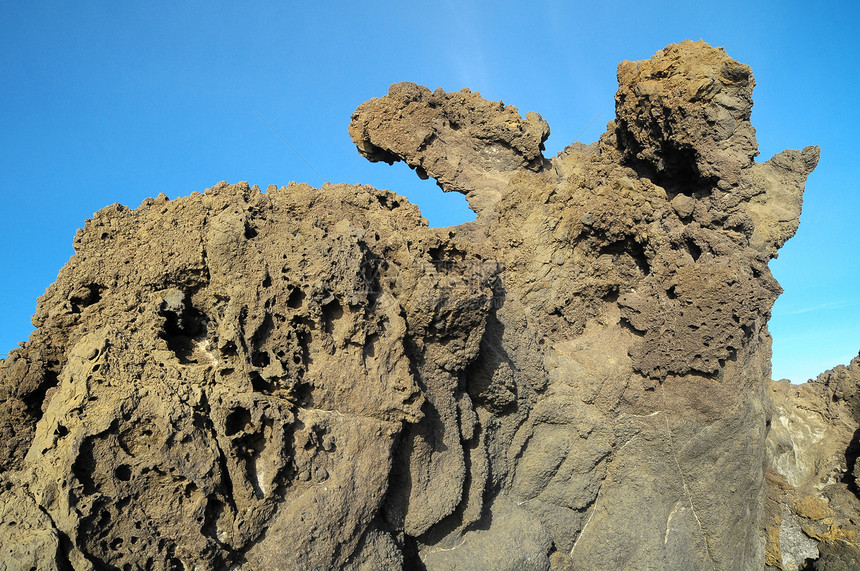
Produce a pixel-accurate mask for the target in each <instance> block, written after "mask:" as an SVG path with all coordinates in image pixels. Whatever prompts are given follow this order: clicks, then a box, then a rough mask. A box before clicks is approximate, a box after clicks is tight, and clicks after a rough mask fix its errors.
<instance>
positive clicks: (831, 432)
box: [767, 356, 860, 571]
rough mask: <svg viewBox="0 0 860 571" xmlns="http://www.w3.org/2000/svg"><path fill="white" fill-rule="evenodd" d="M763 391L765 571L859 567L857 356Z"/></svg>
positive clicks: (859, 397)
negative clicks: (767, 424)
mask: <svg viewBox="0 0 860 571" xmlns="http://www.w3.org/2000/svg"><path fill="white" fill-rule="evenodd" d="M770 392H771V401H772V403H773V412H772V420H771V429H770V433H769V434H768V439H767V451H768V460H769V465H770V470H769V472H768V475H767V477H768V481H769V483H770V494H769V497H768V504H767V534H768V545H767V564H768V566H769V567H768V568H769V569H782V570H785V571H793V570H795V569H818V570H823V569H826V570H844V571H849V570H853V569H858V568H860V488H858V477H860V466H858V465H857V458H858V456H860V356H858V357H856V358H855V359H854V360H853V361H851V363H850V364H849V365H848V366H839V367H836V368H834V369H831V370H830V371H827V372H825V373H822V374H821V375H819V376H818V378H817V379H814V380H812V381H809V382H808V383H806V384H803V385H792V384H790V383H789V382H788V381H780V382H775V383H772V384H771V386H770Z"/></svg>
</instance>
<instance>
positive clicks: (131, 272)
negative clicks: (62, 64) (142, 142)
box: [0, 42, 856, 570]
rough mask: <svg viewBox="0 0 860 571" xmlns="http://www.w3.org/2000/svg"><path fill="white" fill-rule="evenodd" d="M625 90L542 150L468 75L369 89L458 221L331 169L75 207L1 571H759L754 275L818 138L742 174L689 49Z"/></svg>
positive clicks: (791, 215) (698, 60)
mask: <svg viewBox="0 0 860 571" xmlns="http://www.w3.org/2000/svg"><path fill="white" fill-rule="evenodd" d="M618 78H619V90H618V93H617V95H616V112H617V117H616V119H615V120H614V121H612V122H610V123H609V125H608V128H607V131H606V133H605V134H604V135H603V136H602V137H601V139H600V141H599V142H597V143H594V144H592V145H581V144H573V145H571V146H570V147H568V148H567V149H565V150H564V151H562V152H561V153H560V154H559V155H558V156H556V157H554V158H552V159H546V158H544V157H543V154H542V152H541V151H542V150H543V141H544V140H545V139H546V137H547V136H548V134H549V127H548V126H547V124H546V122H545V121H544V120H543V119H542V118H541V117H540V116H539V115H537V114H534V113H529V114H527V115H526V118H525V119H522V118H521V117H520V115H519V112H518V110H517V109H516V108H515V107H513V106H506V105H504V104H502V103H495V102H488V101H485V100H484V99H482V98H481V97H480V95H479V94H477V93H471V92H469V91H468V90H463V91H462V92H460V93H444V92H442V91H441V90H437V91H435V92H430V91H429V90H427V89H426V88H423V87H419V86H415V85H412V84H406V83H401V84H397V85H394V86H392V87H391V89H390V90H389V93H388V94H387V95H385V96H384V97H381V98H379V99H373V100H371V101H369V102H367V103H365V104H363V105H361V106H360V107H359V108H358V109H357V110H356V112H355V114H354V115H353V117H352V123H351V125H350V134H351V135H352V137H353V140H354V141H355V143H356V145H357V147H358V150H359V152H361V153H362V154H363V155H364V156H366V157H367V158H368V159H369V160H372V161H385V162H389V163H391V162H394V161H398V160H402V161H405V162H406V163H407V164H409V165H410V166H411V167H413V168H414V169H415V170H416V171H417V172H418V174H419V175H420V176H422V177H433V178H435V179H436V180H437V182H438V184H439V186H440V187H441V188H442V190H445V191H457V192H462V193H464V194H466V196H467V198H468V200H469V203H470V205H471V206H472V208H473V209H474V210H475V211H476V212H477V214H478V216H477V219H476V220H475V221H474V222H470V223H467V224H463V225H461V226H457V227H451V228H437V229H433V228H429V227H428V225H427V222H426V221H425V220H424V219H423V218H422V217H421V214H420V212H419V211H418V209H417V208H416V207H415V206H413V205H411V204H409V202H408V201H407V200H406V199H404V198H402V197H400V196H397V195H396V194H393V193H391V192H388V191H380V190H376V189H373V188H370V187H366V186H349V185H329V184H326V185H324V186H323V187H322V188H321V189H317V188H312V187H310V186H308V185H305V184H291V185H290V186H287V187H281V188H276V187H274V186H272V187H269V188H268V189H267V191H266V192H261V191H260V189H258V188H256V187H249V186H248V185H247V184H244V183H240V184H238V185H227V184H226V183H221V184H218V185H216V186H214V187H213V188H210V189H207V190H206V191H205V192H204V193H203V194H200V193H192V194H191V195H190V196H188V197H185V198H179V199H176V200H173V201H169V200H167V198H166V197H164V196H163V195H160V196H159V197H158V198H155V199H148V200H146V201H144V203H143V204H142V205H141V206H140V207H138V208H136V209H134V210H131V209H129V208H126V207H123V206H120V205H113V206H109V207H107V208H105V209H103V210H102V211H100V212H98V213H97V214H96V215H95V216H94V218H93V219H92V220H88V221H87V223H86V226H85V227H84V228H83V229H82V230H81V231H80V232H79V233H78V235H77V237H76V239H75V250H76V253H75V255H74V256H73V257H72V258H71V259H70V261H69V262H68V264H67V265H66V266H65V267H64V268H63V270H62V271H61V272H60V275H59V277H58V279H57V281H56V283H55V284H54V285H52V286H51V287H50V288H49V289H48V291H47V292H46V294H45V295H44V296H43V297H42V298H40V300H39V304H38V309H37V313H36V315H35V317H34V323H35V325H36V326H37V330H36V331H35V332H34V333H33V335H32V336H31V338H30V340H29V342H27V343H25V344H24V345H23V347H22V348H21V349H19V350H16V351H13V352H12V354H10V356H9V358H8V359H6V360H5V361H4V362H2V364H0V419H2V422H0V431H2V432H0V442H2V443H3V446H4V447H5V449H6V454H4V455H3V456H2V457H0V498H2V505H3V508H2V509H3V512H2V514H0V545H2V556H0V559H2V560H3V561H4V562H5V563H6V566H7V568H10V569H19V568H20V569H30V568H31V567H35V568H38V569H67V568H73V569H138V568H141V569H192V568H193V569H225V568H234V569H335V568H338V569H356V570H358V569H361V570H377V569H401V568H408V569H416V568H418V569H420V568H426V569H430V570H442V569H455V568H456V569H512V570H513V569H516V570H527V569H536V570H546V569H558V570H561V569H662V568H666V569H711V568H713V569H731V570H736V569H761V568H762V567H763V566H764V565H765V560H766V557H768V558H769V559H768V563H769V564H772V563H771V561H770V559H771V558H772V557H771V555H772V553H778V549H779V547H777V548H776V549H777V551H773V549H771V547H772V545H771V544H769V543H768V540H769V539H768V538H769V537H770V536H772V535H773V531H772V530H773V529H774V527H773V526H774V525H777V524H775V523H774V520H773V518H774V517H782V516H780V515H779V514H780V513H782V512H779V511H778V510H777V511H774V509H771V510H770V511H767V512H766V504H767V505H768V506H770V504H769V503H768V486H767V481H766V468H767V466H766V437H767V432H768V419H769V414H770V404H769V403H770V400H769V399H770V395H769V392H768V391H769V388H768V387H769V385H768V383H769V377H770V337H769V334H768V331H767V320H768V317H769V315H770V309H771V306H772V304H773V301H774V300H775V299H776V297H777V295H778V294H779V292H780V288H779V286H778V284H777V283H776V282H775V280H774V279H773V277H772V276H771V274H770V271H769V270H768V261H769V260H770V259H771V258H773V257H774V256H775V255H776V251H777V249H778V248H779V247H781V246H782V244H783V243H784V242H785V241H786V240H787V239H788V238H790V237H791V236H792V235H793V234H794V232H795V231H796V229H797V224H798V216H799V214H800V207H801V200H802V192H803V185H804V181H805V179H806V176H807V175H808V174H809V172H810V171H811V170H812V169H813V168H814V167H815V165H816V163H817V160H818V149H817V148H815V147H807V148H806V149H804V150H802V151H785V152H783V153H780V154H778V155H776V156H775V157H773V158H772V159H770V160H768V161H767V162H764V163H757V162H755V161H754V159H755V156H756V155H757V145H756V142H755V131H754V129H753V128H752V126H751V124H750V110H751V106H752V98H751V93H752V88H753V85H754V80H753V77H752V74H751V72H750V69H749V67H747V66H745V65H743V64H740V63H738V62H736V61H734V60H732V59H731V58H729V57H728V56H727V55H726V54H725V52H724V51H723V50H721V49H714V48H711V47H710V46H708V45H707V44H705V43H703V42H682V43H681V44H678V45H671V46H669V47H667V48H666V49H664V50H662V51H660V52H658V53H657V54H656V55H655V56H654V57H653V58H651V59H650V60H647V61H641V62H624V63H622V64H621V65H620V66H619V73H618ZM825 384H826V383H825ZM828 386H830V385H828ZM842 390H845V389H842ZM822 406H824V405H822ZM828 406H829V405H828ZM852 410H853V409H852ZM773 441H774V440H773V438H772V439H771V442H773ZM771 449H772V452H773V455H774V458H776V460H775V466H776V470H777V473H779V474H783V477H784V478H789V476H787V475H785V474H800V473H802V472H803V469H802V468H791V467H790V468H788V469H785V470H783V471H782V472H780V470H781V469H782V468H781V467H782V466H784V465H785V463H783V464H780V461H782V460H780V458H782V457H781V456H779V450H781V449H775V448H773V445H771ZM774 450H776V452H774ZM852 469H853V468H852ZM803 473H805V472H803ZM776 477H777V476H772V479H773V478H776ZM792 477H793V476H792ZM789 483H790V484H791V485H792V486H795V487H796V489H798V490H801V489H804V488H803V482H800V480H798V481H796V482H791V481H789ZM840 497H841V496H840ZM771 498H772V499H771V503H773V502H776V503H778V504H779V506H787V507H786V509H789V508H790V509H792V510H795V511H794V512H792V513H800V512H798V511H797V510H798V509H799V508H795V507H794V506H789V505H788V503H786V500H785V499H784V497H777V496H774V493H773V492H772V493H771ZM800 499H802V498H800ZM855 500H856V498H853V497H848V496H846V499H845V500H844V501H846V502H849V501H855ZM798 505H799V504H798ZM780 509H781V508H780ZM786 513H788V512H786ZM804 513H806V512H804ZM766 514H767V515H766ZM792 517H794V516H792ZM783 521H786V520H783ZM792 521H794V520H792ZM798 521H800V520H798ZM814 521H816V522H818V521H820V520H814ZM797 525H799V526H802V523H798V524H797ZM777 527H779V526H778V525H777ZM779 529H782V528H779ZM792 529H794V528H792ZM779 533H782V532H781V531H780V532H779ZM771 543H772V542H771ZM785 545H788V541H787V542H786V543H785ZM766 548H767V549H766ZM790 551H791V550H790V549H786V548H785V547H783V552H786V553H788V552H790Z"/></svg>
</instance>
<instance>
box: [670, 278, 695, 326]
mask: <svg viewBox="0 0 860 571" xmlns="http://www.w3.org/2000/svg"><path fill="white" fill-rule="evenodd" d="M666 296H667V297H668V298H669V299H678V294H677V293H675V286H671V287H670V288H669V289H667V290H666ZM696 329H698V327H696Z"/></svg>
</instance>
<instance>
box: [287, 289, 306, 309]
mask: <svg viewBox="0 0 860 571" xmlns="http://www.w3.org/2000/svg"><path fill="white" fill-rule="evenodd" d="M304 300H305V294H304V293H303V292H302V290H300V289H299V288H295V289H294V290H293V291H291V292H290V296H289V297H288V298H287V306H288V307H290V308H291V309H299V308H300V307H301V306H302V302H304Z"/></svg>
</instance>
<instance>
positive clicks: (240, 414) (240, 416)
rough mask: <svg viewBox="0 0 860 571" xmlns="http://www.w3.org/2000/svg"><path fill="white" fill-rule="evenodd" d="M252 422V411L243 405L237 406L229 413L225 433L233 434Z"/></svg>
mask: <svg viewBox="0 0 860 571" xmlns="http://www.w3.org/2000/svg"><path fill="white" fill-rule="evenodd" d="M250 424H251V413H250V412H249V411H247V410H245V409H244V408H242V407H239V408H237V409H236V410H234V411H233V412H231V413H230V414H228V415H227V421H226V422H225V426H224V434H226V435H227V436H233V435H234V434H236V433H237V432H239V431H240V430H244V428H245V427H246V426H248V425H250Z"/></svg>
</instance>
